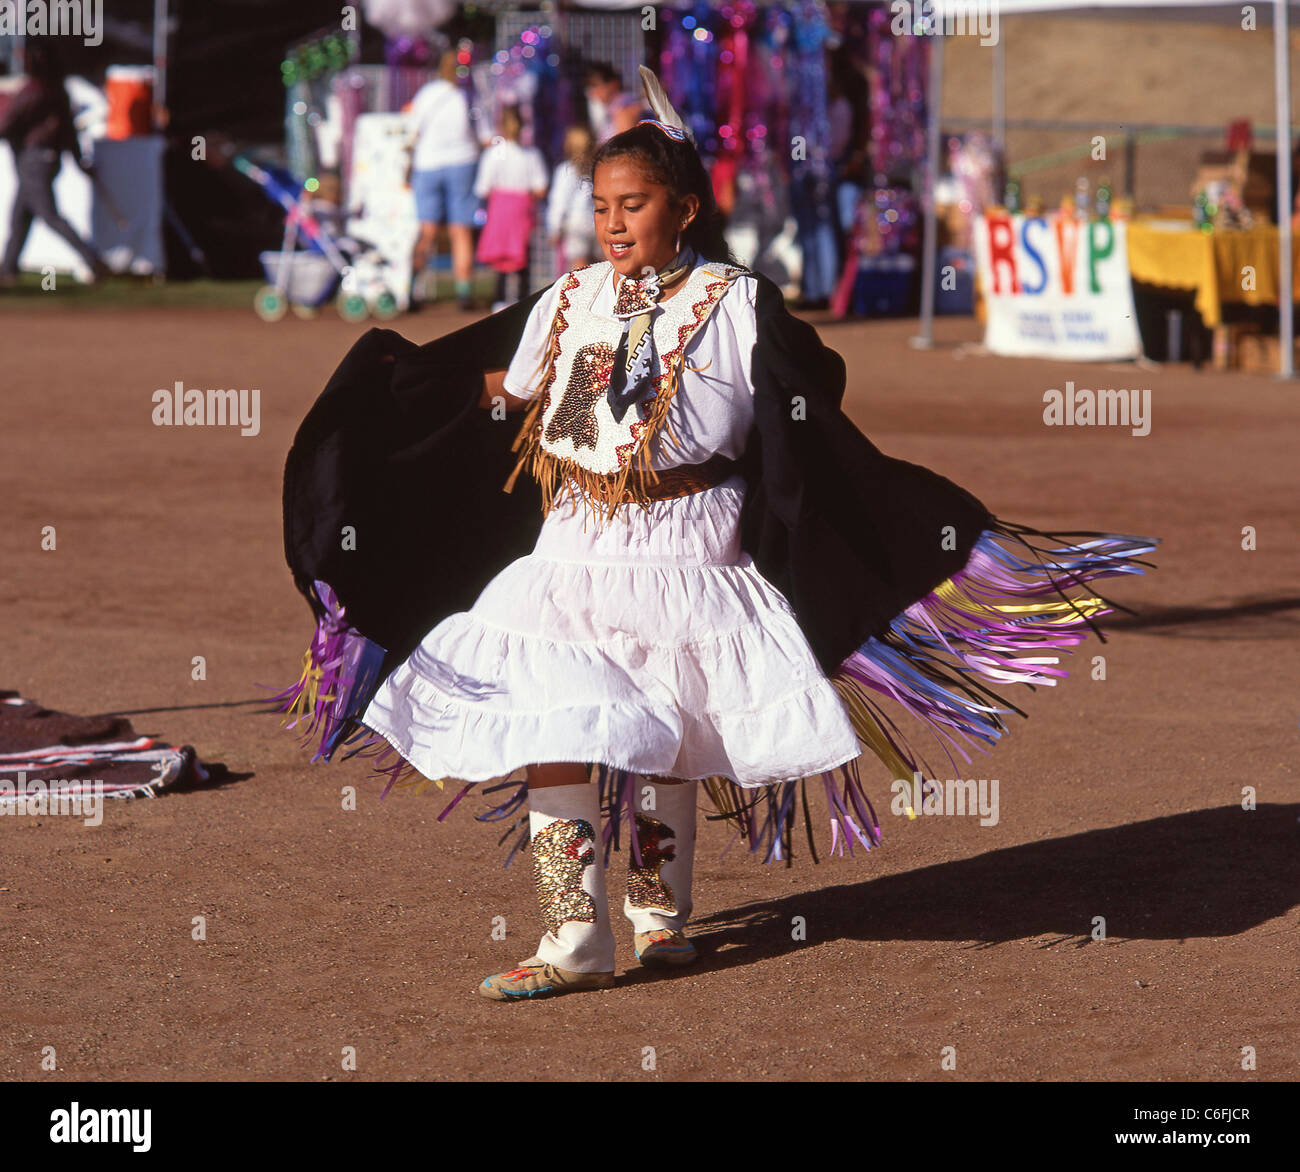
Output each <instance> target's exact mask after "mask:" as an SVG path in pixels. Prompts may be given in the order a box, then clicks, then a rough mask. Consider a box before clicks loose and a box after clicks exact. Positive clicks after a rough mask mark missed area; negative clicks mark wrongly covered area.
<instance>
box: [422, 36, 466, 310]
mask: <svg viewBox="0 0 1300 1172" xmlns="http://www.w3.org/2000/svg"><path fill="white" fill-rule="evenodd" d="M406 117H407V130H408V136H409V141H410V142H411V144H412V146H413V153H412V158H411V189H412V191H413V192H414V194H415V212H416V217H417V218H418V219H419V221H420V235H419V237H418V238H417V239H416V242H415V249H414V251H413V253H412V257H411V280H412V285H413V286H414V283H415V281H416V280H417V279H418V278H419V276H420V274H421V273H422V272H423V271H424V267H425V265H426V264H428V262H429V258H430V257H431V256H432V255H433V252H434V249H435V247H436V244H437V239H438V228H439V227H440V226H441V225H443V224H446V225H447V233H448V235H449V236H450V238H451V266H452V274H453V277H454V279H455V282H456V299H457V301H458V302H459V303H460V307H461V308H462V309H469V308H471V305H472V302H471V298H470V277H471V274H472V271H473V264H474V215H475V213H476V212H477V211H478V199H477V198H476V197H475V195H474V176H475V173H476V171H477V169H478V156H479V143H478V138H477V136H476V135H475V134H474V130H473V126H472V123H471V119H470V109H469V102H468V101H466V99H465V95H464V94H463V93H462V92H461V91H460V89H459V88H458V87H457V85H456V52H455V50H454V49H448V50H447V51H446V52H445V53H444V54H443V55H442V60H441V61H440V63H439V67H438V77H437V78H435V79H434V80H433V81H431V82H428V83H427V84H426V85H424V86H422V87H421V88H420V90H419V91H418V92H417V93H416V95H415V97H414V98H413V99H412V100H411V105H410V107H409V108H408V110H407V116H406Z"/></svg>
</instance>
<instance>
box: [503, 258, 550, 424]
mask: <svg viewBox="0 0 1300 1172" xmlns="http://www.w3.org/2000/svg"><path fill="white" fill-rule="evenodd" d="M561 284H563V278H561V279H560V280H557V281H556V282H555V283H554V284H553V285H552V286H551V287H550V288H549V289H548V290H547V291H546V292H545V293H543V294H542V296H541V297H540V298H539V299H538V302H537V304H536V305H534V306H533V308H532V312H531V313H529V315H528V321H527V322H526V323H525V325H524V332H523V336H522V337H521V338H520V339H519V348H518V349H517V350H516V351H515V356H514V357H513V358H512V359H511V360H510V365H509V366H508V367H507V368H506V376H505V379H504V380H503V381H502V386H504V387H505V390H506V394H508V395H514V397H515V398H516V399H531V398H533V397H534V396H535V395H536V394H537V392H538V391H539V390H540V389H541V380H542V378H543V377H544V374H545V372H543V371H539V370H538V367H539V366H540V365H541V361H542V354H543V353H544V352H545V350H546V338H547V335H548V334H549V333H550V332H551V322H552V321H553V320H554V318H555V310H556V308H557V307H558V306H559V303H560V286H561Z"/></svg>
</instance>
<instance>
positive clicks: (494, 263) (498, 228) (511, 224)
mask: <svg viewBox="0 0 1300 1172" xmlns="http://www.w3.org/2000/svg"><path fill="white" fill-rule="evenodd" d="M521 129H522V123H521V121H520V118H519V111H518V110H517V109H515V107H513V106H507V107H506V109H505V111H504V113H503V114H502V117H501V135H500V136H499V137H497V138H496V139H494V140H493V142H492V145H491V146H490V147H489V148H488V149H487V150H486V151H484V152H483V156H482V158H481V159H480V160H479V167H478V178H477V179H476V180H475V181H474V194H475V195H477V196H478V197H479V198H480V199H486V200H487V201H488V205H487V223H486V225H484V228H483V233H482V235H481V236H480V237H479V241H478V252H477V254H476V257H477V259H478V261H479V263H480V264H485V265H490V266H491V267H492V268H494V269H495V270H496V272H497V296H496V304H494V305H493V307H492V309H493V312H496V311H497V310H498V309H501V308H503V307H504V306H506V305H509V304H510V303H511V302H514V301H517V300H518V299H519V298H520V297H521V296H522V295H523V290H524V288H525V286H526V285H527V279H526V278H527V274H528V245H529V241H530V239H531V237H532V234H533V225H534V223H535V222H536V219H537V204H538V202H539V201H540V200H541V199H543V198H544V197H545V195H546V186H547V176H546V161H545V160H544V159H543V158H542V154H541V152H540V151H539V150H538V149H537V148H536V147H526V146H523V145H522V144H521V143H520V141H519V135H520V130H521Z"/></svg>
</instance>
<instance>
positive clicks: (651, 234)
mask: <svg viewBox="0 0 1300 1172" xmlns="http://www.w3.org/2000/svg"><path fill="white" fill-rule="evenodd" d="M592 189H593V191H592V198H593V201H594V203H595V208H596V237H597V239H599V241H600V247H601V251H602V252H603V253H604V254H605V259H606V260H608V261H609V262H610V263H611V264H612V265H613V266H614V270H615V272H617V273H619V275H620V276H624V277H640V276H642V275H643V270H644V269H646V268H647V267H649V268H650V269H653V270H658V269H661V268H663V266H664V265H666V264H667V263H668V262H669V261H670V260H672V259H673V257H674V256H675V255H676V253H677V234H678V233H679V232H680V231H681V230H682V229H683V228H684V227H685V226H686V225H687V224H689V223H690V222H691V221H692V220H693V219H694V218H695V214H696V212H698V211H699V205H700V201H699V199H698V198H697V197H696V196H694V195H688V196H686V198H685V199H684V200H683V201H682V202H681V203H680V204H673V202H672V198H671V193H670V192H669V190H668V188H667V187H666V186H665V185H664V184H662V183H657V182H655V181H654V180H653V179H652V178H650V176H648V175H647V174H645V172H644V170H643V169H642V167H641V166H640V164H639V163H638V162H637V160H636V159H635V158H634V157H631V156H628V155H623V156H619V157H615V158H613V159H608V160H606V161H605V162H603V163H601V164H600V165H599V166H597V168H596V173H595V174H594V175H593V176H592Z"/></svg>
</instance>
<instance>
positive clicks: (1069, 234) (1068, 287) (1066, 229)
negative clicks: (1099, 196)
mask: <svg viewBox="0 0 1300 1172" xmlns="http://www.w3.org/2000/svg"><path fill="white" fill-rule="evenodd" d="M1056 248H1057V252H1058V253H1059V254H1060V257H1061V292H1062V293H1073V292H1074V262H1075V258H1076V257H1078V255H1079V221H1078V220H1076V219H1075V218H1074V217H1073V216H1068V215H1066V214H1065V213H1064V212H1061V213H1060V214H1059V215H1058V216H1057V217H1056Z"/></svg>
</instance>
